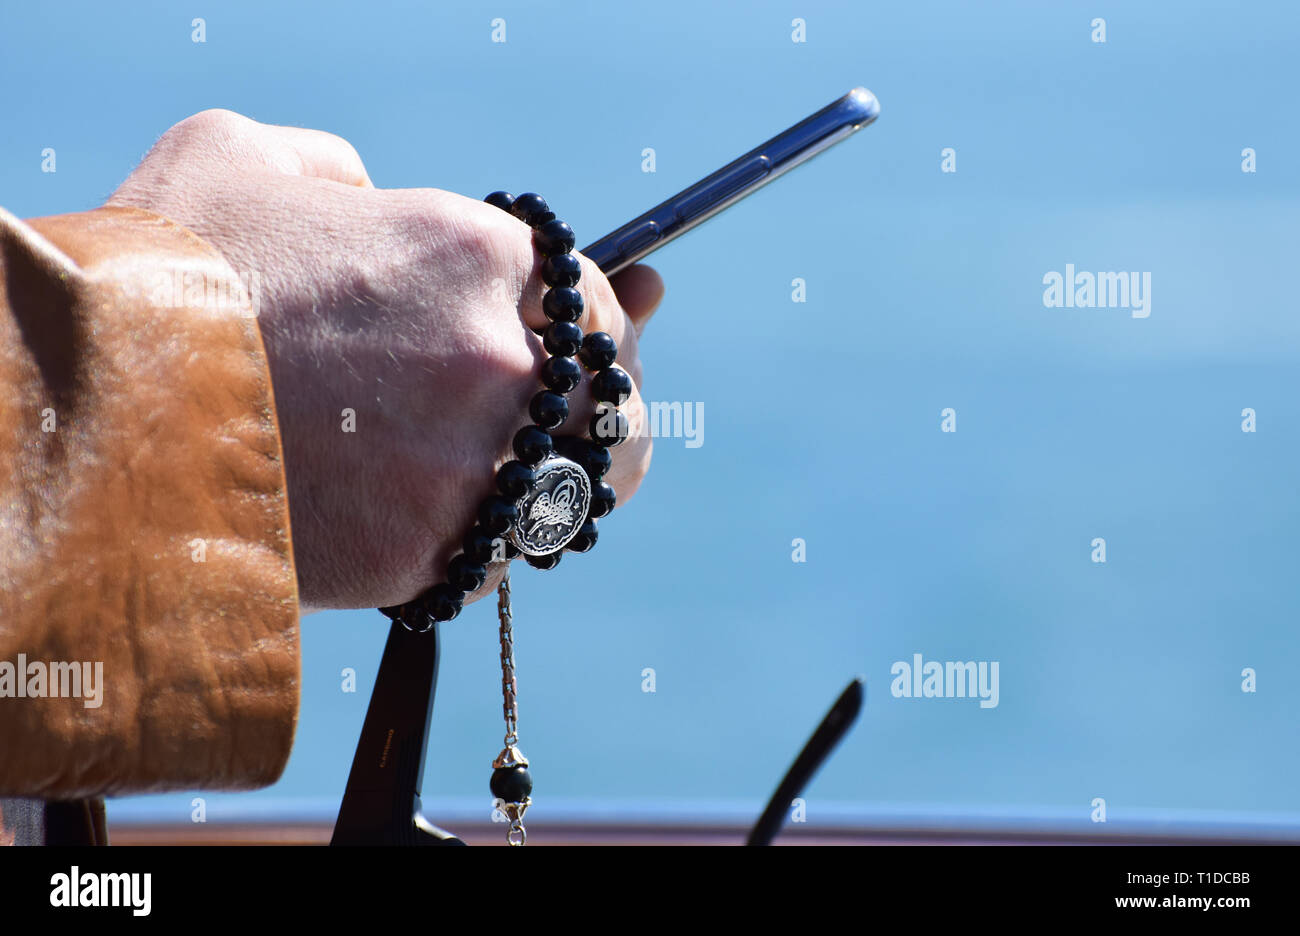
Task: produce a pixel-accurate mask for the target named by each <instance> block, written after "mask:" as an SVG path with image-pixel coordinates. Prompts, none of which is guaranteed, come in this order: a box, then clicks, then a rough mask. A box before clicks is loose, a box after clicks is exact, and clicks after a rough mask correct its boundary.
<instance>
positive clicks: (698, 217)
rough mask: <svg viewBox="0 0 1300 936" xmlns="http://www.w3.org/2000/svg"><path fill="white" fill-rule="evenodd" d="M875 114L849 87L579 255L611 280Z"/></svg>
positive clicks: (872, 100) (865, 96)
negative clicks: (618, 273)
mask: <svg viewBox="0 0 1300 936" xmlns="http://www.w3.org/2000/svg"><path fill="white" fill-rule="evenodd" d="M879 115H880V102H879V101H877V100H876V96H875V95H874V94H872V93H871V92H870V91H868V90H867V89H866V88H854V89H853V90H852V91H850V92H849V93H848V94H846V95H844V97H842V98H840V99H839V100H838V101H834V102H832V103H831V104H828V105H827V106H825V107H823V108H822V109H821V110H819V111H818V112H817V113H815V114H813V115H812V116H810V117H806V118H805V119H803V120H801V121H799V122H798V123H797V124H795V125H794V126H793V127H791V128H790V129H789V130H786V131H785V132H784V133H781V134H778V135H777V136H774V137H772V139H770V140H768V141H767V142H766V143H764V144H763V145H762V146H758V147H755V148H754V149H752V150H750V151H749V152H748V153H746V154H745V155H744V156H741V157H740V158H739V159H736V160H733V161H732V162H729V163H727V165H725V166H723V167H722V168H721V169H719V170H718V171H717V172H715V173H713V174H712V175H710V176H706V177H704V178H703V179H701V180H700V181H699V182H696V183H695V184H694V185H692V186H691V187H690V188H688V189H685V190H684V191H681V192H678V193H677V194H676V195H674V196H673V197H672V198H670V199H668V200H667V201H665V202H663V203H661V204H658V205H656V206H655V207H653V208H651V209H650V210H649V211H647V212H646V213H645V214H643V215H641V216H640V217H638V218H633V219H632V220H631V221H629V222H628V223H627V224H625V225H623V226H622V227H621V228H619V229H618V230H616V231H614V232H612V233H610V234H607V235H606V236H604V237H602V238H601V239H600V240H598V241H596V242H595V243H594V244H592V245H591V246H589V247H587V248H585V249H584V250H583V251H582V252H583V254H585V255H586V256H587V258H588V259H590V260H592V261H594V262H595V263H596V265H597V266H598V267H600V269H601V272H603V273H604V274H605V275H606V276H612V275H614V274H615V273H617V272H618V271H619V270H621V269H623V268H624V267H625V266H629V265H631V264H633V263H636V262H637V261H638V260H640V259H642V258H643V257H645V256H646V255H647V254H650V253H653V252H654V251H656V250H658V249H659V248H660V247H662V246H663V245H664V244H667V243H668V242H669V241H672V240H675V239H677V238H678V237H681V236H682V235H683V234H685V233H686V232H687V231H689V230H690V229H691V228H693V227H696V226H698V225H700V224H703V223H704V222H705V221H707V220H708V219H709V218H711V217H713V216H714V215H715V214H717V213H718V212H719V211H721V210H722V209H724V208H726V207H728V206H730V205H734V204H735V203H736V202H738V201H740V200H741V199H742V198H744V197H745V196H746V195H749V194H750V193H752V192H755V191H757V190H758V189H760V188H762V187H763V186H764V185H767V184H768V183H769V182H771V181H772V180H773V179H775V178H776V177H777V176H780V175H782V174H783V173H786V172H789V171H790V170H791V169H793V168H794V167H795V166H798V165H800V164H802V163H805V162H807V161H808V160H810V159H812V158H813V157H814V156H816V155H817V154H818V153H820V152H822V151H823V150H825V149H829V148H830V147H831V146H833V145H835V144H836V143H838V142H840V140H843V139H845V138H847V137H848V136H850V135H851V134H852V133H853V132H854V131H855V130H861V129H862V128H863V127H865V126H867V124H869V123H871V122H872V121H873V120H875V119H876V117H877V116H879Z"/></svg>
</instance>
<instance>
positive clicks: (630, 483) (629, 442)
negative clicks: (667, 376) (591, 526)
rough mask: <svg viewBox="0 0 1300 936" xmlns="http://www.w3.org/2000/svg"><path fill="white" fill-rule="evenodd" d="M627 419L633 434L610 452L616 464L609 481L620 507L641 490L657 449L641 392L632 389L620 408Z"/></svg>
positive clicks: (613, 466)
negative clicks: (654, 450) (650, 431)
mask: <svg viewBox="0 0 1300 936" xmlns="http://www.w3.org/2000/svg"><path fill="white" fill-rule="evenodd" d="M619 410H621V411H622V413H623V415H625V416H627V419H628V424H629V426H630V429H631V431H630V432H629V433H628V437H627V438H626V439H624V440H623V442H622V443H620V444H619V445H616V446H614V447H613V448H611V449H610V450H609V454H610V455H611V456H613V464H612V465H611V466H610V469H609V473H608V474H606V475H605V479H604V480H606V481H608V482H609V484H610V485H611V486H612V487H613V488H614V492H615V493H616V494H617V495H618V503H619V504H620V505H622V504H625V503H627V502H628V501H629V500H630V499H631V498H632V495H633V494H635V493H636V492H637V489H638V488H640V486H641V480H642V479H643V478H644V477H645V474H646V472H647V471H648V470H649V468H650V456H651V454H652V451H653V449H654V440H653V439H651V437H650V433H649V432H648V431H647V421H646V409H645V404H644V403H643V402H642V400H641V391H640V390H638V389H637V388H636V385H635V384H634V385H633V386H632V395H631V396H630V397H628V399H627V401H626V402H625V403H624V404H623V405H622V406H620V407H619Z"/></svg>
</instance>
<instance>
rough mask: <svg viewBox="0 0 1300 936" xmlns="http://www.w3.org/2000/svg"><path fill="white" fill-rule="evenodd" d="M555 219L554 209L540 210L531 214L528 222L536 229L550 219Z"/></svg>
mask: <svg viewBox="0 0 1300 936" xmlns="http://www.w3.org/2000/svg"><path fill="white" fill-rule="evenodd" d="M554 220H555V212H554V211H538V212H536V213H534V214H533V215H531V216H529V218H528V224H529V226H530V227H531V228H532V229H533V230H534V231H535V230H537V229H538V228H539V227H541V226H542V225H543V224H546V223H547V222H548V221H554Z"/></svg>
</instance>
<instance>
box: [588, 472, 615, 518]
mask: <svg viewBox="0 0 1300 936" xmlns="http://www.w3.org/2000/svg"><path fill="white" fill-rule="evenodd" d="M617 501H618V498H617V496H616V495H615V494H614V489H613V488H612V487H610V486H609V483H608V482H605V481H597V482H596V483H595V484H593V485H592V486H591V506H590V507H588V508H587V516H588V517H590V518H591V519H592V520H596V519H599V518H600V517H604V516H607V515H608V514H609V512H610V511H612V510H613V509H614V504H615V503H617Z"/></svg>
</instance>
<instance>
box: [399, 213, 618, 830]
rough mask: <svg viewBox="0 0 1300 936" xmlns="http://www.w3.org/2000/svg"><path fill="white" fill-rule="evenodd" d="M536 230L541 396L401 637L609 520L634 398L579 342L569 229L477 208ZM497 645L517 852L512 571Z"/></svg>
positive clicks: (550, 563) (543, 216)
mask: <svg viewBox="0 0 1300 936" xmlns="http://www.w3.org/2000/svg"><path fill="white" fill-rule="evenodd" d="M484 201H486V202H487V203H488V204H490V205H495V206H496V207H497V208H500V209H501V210H502V211H507V212H509V213H510V214H512V215H514V216H515V217H516V218H518V219H519V220H520V221H523V222H524V223H525V224H527V225H528V226H529V227H531V228H532V229H533V243H534V245H535V246H536V247H537V250H538V251H539V252H540V253H541V255H542V256H543V257H544V258H545V260H544V261H543V263H542V281H543V282H544V283H545V284H546V286H547V287H548V288H547V290H546V293H545V295H544V296H543V297H542V311H543V312H544V313H545V315H546V318H547V320H548V321H549V324H548V325H547V326H546V327H545V328H544V329H543V330H542V345H543V347H544V348H545V349H546V352H547V354H548V355H549V356H548V357H547V359H546V361H545V363H544V364H543V365H542V370H541V383H542V388H541V389H540V390H538V391H537V393H536V394H535V395H534V396H533V398H532V400H531V401H530V402H529V404H528V415H529V417H530V419H531V420H532V421H531V422H530V423H529V424H528V425H526V426H524V427H523V428H522V429H520V430H519V431H518V432H516V433H515V435H514V439H513V440H512V443H511V447H512V448H513V450H514V455H515V457H514V458H513V459H511V460H510V461H507V462H506V463H505V464H504V465H502V466H501V467H500V468H499V469H497V473H496V487H497V491H498V493H496V494H491V495H489V496H488V497H486V498H484V500H483V502H482V503H481V504H479V507H478V513H477V520H478V522H477V523H475V525H474V526H473V527H472V528H471V529H470V531H469V532H468V533H467V534H465V538H464V539H463V540H462V541H461V544H460V545H461V552H460V553H459V554H458V555H456V556H455V557H454V558H453V559H452V560H451V561H450V562H449V563H448V564H447V575H446V581H444V582H439V583H438V584H436V585H434V586H433V587H431V588H429V589H428V590H427V591H425V592H424V593H422V594H421V595H419V596H418V597H417V598H415V599H414V600H412V601H408V602H407V603H405V604H401V605H396V606H393V607H389V608H380V609H379V610H380V611H381V612H383V613H384V614H385V615H387V616H388V617H389V618H391V619H392V620H394V621H400V622H401V623H402V625H403V626H404V627H406V628H407V629H408V630H412V631H415V632H417V633H423V632H425V631H428V630H429V629H430V628H432V627H433V626H434V624H435V623H438V622H442V621H450V620H452V619H453V618H455V617H456V616H457V615H458V614H460V611H461V607H462V606H463V604H464V601H465V597H466V596H467V595H469V594H471V593H472V592H475V591H477V590H478V589H480V588H482V587H483V584H484V582H486V581H487V575H488V571H487V566H488V565H489V564H490V563H493V562H501V561H504V562H509V561H511V560H513V559H515V558H517V557H518V556H520V555H522V556H523V557H524V560H525V561H526V562H527V563H528V564H529V565H531V566H533V567H534V568H538V569H553V568H555V567H556V566H557V565H559V563H560V557H561V555H562V554H563V553H564V551H565V550H566V549H567V550H569V551H571V552H586V551H587V550H589V549H591V548H592V547H593V546H595V545H596V521H597V520H598V519H600V518H601V517H604V516H605V515H606V514H608V513H609V512H610V511H611V510H613V509H614V503H615V494H614V489H613V488H612V487H610V485H609V484H608V483H607V482H605V481H603V480H601V479H602V478H603V477H604V475H605V474H606V472H608V471H609V469H610V464H611V461H612V459H611V457H610V454H609V449H610V448H611V447H612V446H615V445H618V444H619V443H620V442H622V441H623V440H624V439H625V438H627V435H628V431H629V424H628V420H627V417H626V416H625V415H624V414H623V413H621V412H620V411H619V410H618V407H619V406H621V405H622V404H623V403H625V402H626V401H627V399H628V397H629V396H631V394H632V378H631V377H629V376H628V374H627V372H626V371H625V370H623V369H622V368H621V367H619V366H618V365H617V364H615V363H614V362H615V359H616V358H617V357H618V345H617V344H616V343H615V342H614V339H613V338H611V337H610V336H609V335H607V334H605V333H604V332H592V333H590V334H588V335H583V333H582V329H581V328H579V326H578V321H579V320H580V319H581V318H582V312H583V302H582V294H581V293H580V292H578V289H577V285H578V280H579V279H580V277H581V273H582V265H581V263H580V262H579V260H578V258H577V257H576V256H574V255H573V248H574V245H575V244H576V243H577V240H576V238H575V237H574V234H573V228H571V227H569V225H568V224H566V223H565V222H563V221H561V220H560V219H558V218H557V217H556V216H555V213H554V212H552V211H551V210H550V209H549V208H548V207H547V204H546V200H545V199H544V198H542V196H540V195H537V194H534V193H532V192H529V193H526V194H524V195H520V196H519V197H518V198H516V197H515V196H513V195H511V194H510V193H508V192H493V193H492V194H491V195H489V196H488V197H487V198H485V199H484ZM583 368H586V369H587V370H588V371H590V372H592V378H591V393H592V396H593V397H594V398H595V400H596V412H595V414H594V415H593V416H592V418H591V421H590V423H589V424H588V427H587V428H588V434H589V435H590V439H579V438H572V437H553V436H552V435H551V433H552V432H553V431H554V430H556V429H558V428H560V426H562V425H563V424H564V422H565V420H567V419H568V418H569V402H568V400H567V399H566V395H567V394H569V393H570V392H572V391H573V390H574V389H576V388H577V387H578V386H579V385H580V384H581V383H582V370H583ZM497 616H498V619H499V623H500V640H501V689H502V697H503V710H504V714H505V723H506V735H505V747H504V749H503V750H502V751H501V753H500V755H498V756H497V758H496V760H495V761H493V763H492V768H493V769H492V782H491V790H492V795H493V796H494V797H495V799H496V801H498V802H500V804H501V805H500V806H499V807H497V808H499V809H500V811H501V812H502V814H503V815H505V817H506V819H507V820H508V822H509V823H510V825H509V829H508V830H507V833H506V840H507V841H508V842H509V843H510V844H511V845H522V844H524V842H525V841H526V839H527V833H526V832H525V830H524V825H523V817H524V812H525V810H527V808H528V807H529V805H531V803H532V798H531V795H530V794H531V793H532V787H533V782H532V776H531V775H530V774H529V772H528V759H527V758H526V757H524V755H523V753H522V752H521V751H520V750H519V746H518V741H519V737H518V705H517V701H516V690H517V684H516V681H515V661H514V632H513V619H512V614H511V607H510V571H509V568H508V567H507V569H506V572H505V575H504V577H503V578H502V580H501V584H500V585H499V586H498V588H497Z"/></svg>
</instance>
